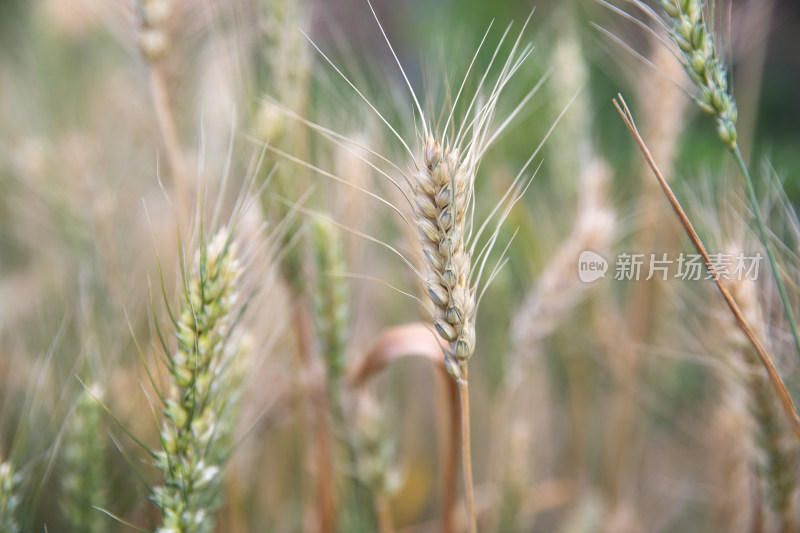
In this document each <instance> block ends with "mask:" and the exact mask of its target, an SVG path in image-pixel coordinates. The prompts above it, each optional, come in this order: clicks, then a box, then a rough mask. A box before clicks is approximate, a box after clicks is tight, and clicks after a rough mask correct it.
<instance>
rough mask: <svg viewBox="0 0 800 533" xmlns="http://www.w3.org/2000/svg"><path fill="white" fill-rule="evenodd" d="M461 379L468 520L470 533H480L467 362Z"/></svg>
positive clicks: (462, 432) (460, 390)
mask: <svg viewBox="0 0 800 533" xmlns="http://www.w3.org/2000/svg"><path fill="white" fill-rule="evenodd" d="M459 367H460V368H461V376H462V377H461V379H460V380H458V393H459V396H460V398H461V417H460V418H461V461H462V463H463V468H464V492H465V496H466V499H467V522H468V524H469V529H468V531H469V533H478V524H477V522H476V520H475V488H474V485H473V482H472V450H471V445H470V442H471V441H470V432H469V383H468V381H467V364H466V363H459Z"/></svg>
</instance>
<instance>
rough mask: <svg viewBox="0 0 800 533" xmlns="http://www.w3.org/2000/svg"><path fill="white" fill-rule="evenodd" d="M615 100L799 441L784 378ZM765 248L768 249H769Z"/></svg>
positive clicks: (630, 118)
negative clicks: (760, 365)
mask: <svg viewBox="0 0 800 533" xmlns="http://www.w3.org/2000/svg"><path fill="white" fill-rule="evenodd" d="M617 98H618V99H619V101H617V99H614V101H613V104H614V106H615V107H616V109H617V112H618V113H619V114H620V116H621V117H622V119H623V121H624V122H625V126H626V127H627V128H628V131H629V132H630V134H631V136H632V137H633V138H634V140H635V141H636V144H637V145H638V147H639V150H640V151H641V152H642V155H643V156H644V158H645V159H646V160H647V163H648V165H649V166H650V168H651V170H652V171H653V174H654V175H655V177H656V179H657V180H658V183H659V185H660V186H661V188H662V190H663V191H664V195H665V196H666V197H667V201H668V202H669V203H670V205H671V206H672V209H673V211H674V212H675V214H676V215H677V217H678V220H679V221H680V223H681V225H682V226H683V229H684V231H685V232H686V235H687V236H688V237H689V240H690V241H691V242H692V245H693V246H694V248H695V250H696V251H697V253H698V254H700V256H701V258H702V259H703V263H704V264H705V266H706V270H707V271H708V273H709V274H710V276H711V279H712V280H713V281H714V283H715V284H716V286H717V289H719V292H720V294H721V295H722V297H723V299H724V300H725V303H726V305H727V306H728V309H730V311H731V313H732V314H733V316H734V317H735V318H736V322H737V324H738V325H739V327H740V328H741V330H742V332H743V333H744V334H745V336H747V339H748V341H750V344H752V346H753V348H754V349H755V350H756V353H757V354H758V358H759V360H760V362H761V364H762V365H763V366H764V368H765V369H766V371H767V375H768V376H769V382H770V385H771V387H772V389H773V391H774V393H775V395H776V397H777V398H778V399H779V400H780V403H781V407H782V409H783V412H784V415H785V417H786V420H787V421H788V422H789V424H790V425H791V428H792V433H794V435H795V438H797V439H798V440H800V416H798V414H797V407H796V406H795V404H794V400H793V399H792V396H791V395H790V394H789V391H788V389H787V388H786V384H785V383H784V381H783V378H782V377H781V375H780V373H779V372H778V369H777V368H776V366H775V363H774V361H773V359H772V357H771V356H770V354H769V353H768V352H767V350H766V348H765V347H764V344H763V343H762V342H761V341H760V340H759V338H758V336H757V335H756V334H755V332H754V331H753V329H752V327H750V325H749V324H748V321H747V319H746V318H745V316H744V315H743V314H742V310H741V308H740V307H739V305H738V304H737V303H736V300H735V299H734V298H733V295H732V294H731V292H730V289H729V288H728V287H727V285H726V284H725V283H724V282H723V281H722V280H721V277H720V275H719V272H717V269H716V267H715V266H714V264H713V263H712V262H711V258H710V257H709V255H708V250H707V249H706V247H705V245H704V244H703V242H702V240H701V239H700V236H699V235H698V234H697V231H696V230H695V229H694V225H693V224H692V222H691V221H690V220H689V217H688V216H687V215H686V211H684V209H683V207H682V206H681V204H680V202H679V201H678V198H677V197H676V196H675V193H674V192H673V191H672V188H671V187H670V186H669V183H667V180H666V178H664V175H663V174H662V173H661V170H660V169H659V168H658V165H657V164H656V162H655V161H654V160H653V156H652V155H651V154H650V151H649V150H648V149H647V145H645V143H644V140H643V139H642V137H641V134H640V133H639V131H638V129H637V128H636V124H635V123H634V120H633V115H632V114H631V112H630V109H629V108H628V106H627V104H626V103H625V100H624V99H623V98H622V95H617ZM751 198H752V195H751ZM757 208H758V206H757ZM762 237H763V234H762ZM762 243H763V240H762ZM768 245H769V242H767V243H766V244H765V246H768ZM767 249H768V250H769V249H770V248H767ZM768 255H769V252H768ZM781 300H782V303H783V304H784V309H786V305H787V304H788V302H787V300H786V299H785V298H783V297H782V298H781ZM789 314H791V313H789ZM790 322H791V320H790ZM795 338H797V337H795Z"/></svg>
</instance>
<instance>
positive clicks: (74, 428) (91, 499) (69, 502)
mask: <svg viewBox="0 0 800 533" xmlns="http://www.w3.org/2000/svg"><path fill="white" fill-rule="evenodd" d="M102 397H103V393H102V390H101V388H100V387H99V386H97V385H95V386H92V387H89V389H84V390H82V391H81V393H80V396H79V397H78V401H77V403H76V404H75V408H74V410H73V413H72V416H71V417H70V419H69V423H68V424H67V426H66V431H65V434H64V448H63V458H64V472H65V475H64V477H63V478H62V480H61V494H62V510H63V511H64V515H65V516H66V518H67V522H68V524H69V528H70V530H71V531H84V532H86V533H102V532H103V531H107V530H108V523H107V517H106V516H105V515H104V514H103V513H101V512H99V511H97V509H105V508H107V507H108V506H107V503H106V502H107V494H106V473H105V468H106V465H105V462H104V461H103V459H104V457H105V453H106V443H107V441H108V437H107V435H106V434H105V429H104V428H103V415H104V413H103V407H102V406H101V405H100V403H99V402H98V400H99V399H101V398H102Z"/></svg>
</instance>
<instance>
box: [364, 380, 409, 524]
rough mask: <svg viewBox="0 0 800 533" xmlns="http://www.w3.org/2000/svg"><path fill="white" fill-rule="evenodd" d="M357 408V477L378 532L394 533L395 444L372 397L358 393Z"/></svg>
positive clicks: (398, 475)
mask: <svg viewBox="0 0 800 533" xmlns="http://www.w3.org/2000/svg"><path fill="white" fill-rule="evenodd" d="M356 408H357V412H356V417H355V432H354V439H353V441H354V442H353V444H354V448H355V450H356V453H357V454H358V463H357V464H356V467H357V472H356V475H357V476H358V478H359V480H360V481H361V482H362V483H363V484H364V485H365V486H366V487H368V488H369V489H370V491H371V492H372V497H373V502H374V505H375V514H376V516H377V518H378V531H379V532H380V533H390V532H391V531H394V520H393V518H392V511H391V508H390V505H389V502H390V499H391V497H392V496H393V495H394V494H395V493H396V492H397V490H398V489H399V488H400V486H401V481H402V474H401V472H400V470H399V468H398V465H397V443H396V442H395V440H394V439H393V438H392V435H391V431H390V426H391V422H390V418H389V417H388V416H387V414H386V413H385V412H384V411H383V410H382V409H381V408H380V406H379V405H378V403H377V401H376V399H375V398H374V397H372V396H371V395H369V394H368V393H366V392H362V393H360V394H359V396H358V398H357V401H356Z"/></svg>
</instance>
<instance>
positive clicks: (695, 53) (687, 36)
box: [637, 0, 800, 356]
mask: <svg viewBox="0 0 800 533" xmlns="http://www.w3.org/2000/svg"><path fill="white" fill-rule="evenodd" d="M637 3H639V2H638V0H637ZM660 5H661V8H662V10H663V11H664V13H665V14H666V18H667V21H666V25H665V26H666V28H667V31H668V33H669V36H670V38H671V40H672V41H673V43H674V44H675V47H676V48H677V50H678V57H679V59H680V60H681V62H682V63H683V67H684V70H685V71H686V73H687V74H688V75H689V78H691V80H692V81H693V82H694V84H695V85H696V86H697V88H698V90H699V94H698V95H696V96H695V101H696V102H697V105H698V106H699V107H700V109H701V110H703V111H704V112H705V113H707V114H709V115H711V116H712V117H714V119H715V120H716V122H717V134H718V135H719V138H720V139H721V140H722V142H723V143H724V144H725V146H727V147H728V148H729V149H730V151H731V154H732V155H733V157H734V160H735V161H736V165H737V166H738V168H739V171H740V172H741V174H742V177H743V178H744V181H745V185H746V187H747V196H748V199H749V201H750V209H751V210H752V211H753V216H754V217H755V221H756V225H757V226H758V231H759V236H760V238H761V244H762V245H763V246H764V250H765V251H766V252H767V259H768V260H769V266H770V269H771V270H772V277H773V280H774V282H775V286H776V287H777V289H778V294H779V296H780V300H781V304H782V305H783V312H784V314H785V315H786V319H787V322H788V325H789V328H790V330H791V333H792V338H793V340H794V345H795V350H796V355H798V356H800V329H798V325H797V320H796V318H795V313H794V307H793V306H792V302H791V301H790V300H789V295H788V293H787V291H786V285H785V283H784V280H783V274H782V272H781V269H780V266H779V265H778V261H777V258H776V257H775V252H774V250H773V246H772V241H771V235H770V232H769V230H768V228H767V225H766V222H765V221H764V217H763V215H762V214H761V205H760V203H759V201H758V195H757V194H756V189H755V185H754V184H753V179H752V178H751V176H750V170H749V169H748V167H747V164H746V163H745V161H744V157H743V156H742V152H741V150H740V149H739V144H738V142H737V130H736V119H737V116H738V112H737V108H736V102H735V101H734V99H733V96H732V95H731V93H730V91H729V90H728V80H727V73H726V71H725V67H724V65H723V63H722V59H721V57H720V55H719V53H718V51H717V48H716V43H715V41H714V34H713V31H712V28H711V27H710V26H709V25H708V23H707V20H706V15H705V11H704V9H705V8H704V3H703V2H702V1H701V0H660ZM712 8H713V3H712Z"/></svg>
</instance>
